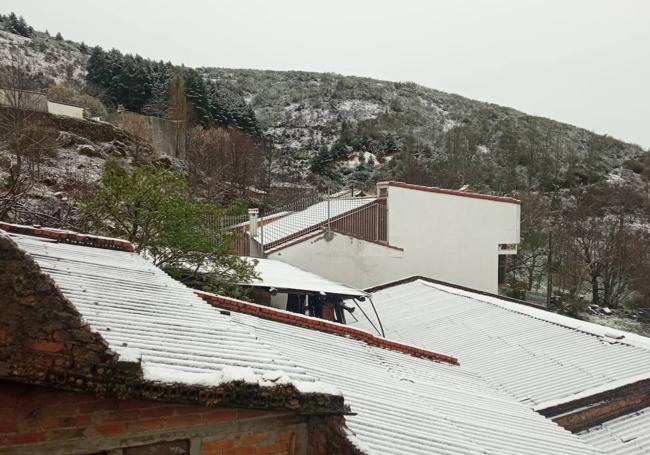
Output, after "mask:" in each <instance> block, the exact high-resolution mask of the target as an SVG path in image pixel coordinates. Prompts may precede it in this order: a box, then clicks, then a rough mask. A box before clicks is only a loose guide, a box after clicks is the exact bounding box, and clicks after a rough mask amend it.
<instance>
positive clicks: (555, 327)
mask: <svg viewBox="0 0 650 455" xmlns="http://www.w3.org/2000/svg"><path fill="white" fill-rule="evenodd" d="M372 300H373V302H374V303H375V305H376V308H377V311H378V313H379V316H380V318H381V321H382V323H383V327H384V330H385V332H386V336H387V337H388V338H389V339H394V340H395V341H401V342H408V343H412V344H415V345H419V346H421V347H423V348H427V349H433V348H435V349H437V350H438V351H441V352H444V353H446V354H448V355H452V356H455V357H458V358H459V359H460V361H461V365H463V366H466V367H468V368H470V369H471V370H472V371H475V372H477V373H478V374H480V375H481V376H483V377H484V378H486V379H487V380H488V381H490V382H491V383H493V384H495V385H498V386H499V387H500V388H501V389H503V390H504V391H506V392H507V393H509V394H510V395H511V396H513V397H515V398H516V399H517V400H519V401H520V402H522V403H525V404H526V405H528V406H530V407H536V408H541V407H548V404H552V405H553V404H559V403H563V402H567V401H572V400H573V399H574V398H575V397H576V396H578V397H579V396H581V395H585V394H586V395H591V394H592V393H591V392H598V391H602V390H603V389H606V390H608V389H611V388H613V387H617V386H618V385H619V384H621V383H625V382H627V381H630V380H638V378H639V377H642V376H643V375H645V374H647V373H648V372H649V371H650V344H649V343H648V342H649V341H650V340H648V339H647V338H645V337H642V336H639V335H634V334H631V333H627V332H621V331H617V330H614V329H610V328H606V327H602V326H599V325H597V324H592V323H589V322H584V321H579V320H576V319H573V318H569V317H566V316H561V315H558V314H554V313H550V312H547V311H544V310H541V309H537V308H531V307H528V306H525V305H521V304H518V303H515V302H510V301H507V300H504V299H501V298H498V297H496V296H494V297H491V296H485V295H482V294H479V293H474V292H470V291H465V290H461V289H457V288H454V287H451V286H444V285H442V284H436V283H431V282H428V281H425V280H415V281H411V282H407V283H403V284H398V285H395V286H392V287H387V288H383V289H381V290H378V291H376V292H375V293H373V297H372ZM367 313H368V312H367ZM354 324H356V325H357V326H359V327H360V328H365V329H368V330H372V326H371V325H370V324H369V323H368V322H367V321H365V320H360V321H359V322H356V323H354ZM375 325H376V322H375Z"/></svg>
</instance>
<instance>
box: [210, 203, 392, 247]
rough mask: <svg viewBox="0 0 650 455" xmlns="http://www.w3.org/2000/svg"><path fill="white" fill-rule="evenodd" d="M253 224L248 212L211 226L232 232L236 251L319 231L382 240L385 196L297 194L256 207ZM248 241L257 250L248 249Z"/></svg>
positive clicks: (276, 243) (383, 240)
mask: <svg viewBox="0 0 650 455" xmlns="http://www.w3.org/2000/svg"><path fill="white" fill-rule="evenodd" d="M256 220H257V221H256V223H255V225H254V226H253V232H252V239H253V242H251V223H250V221H249V216H248V215H238V216H235V217H223V219H221V220H219V222H218V223H216V225H215V227H217V228H218V229H221V230H223V231H226V232H230V233H234V234H235V241H234V245H233V246H234V249H235V251H236V252H237V253H238V254H240V255H246V256H249V255H257V254H262V255H263V254H265V253H268V252H269V251H272V250H273V249H274V248H278V247H279V246H281V245H285V244H286V243H288V242H291V241H294V240H296V239H300V238H303V237H305V236H309V235H312V234H317V233H319V232H324V231H331V232H338V233H342V234H346V235H350V236H353V237H357V238H360V239H363V240H368V241H372V242H384V243H385V242H386V241H387V240H388V232H387V210H386V204H385V200H383V199H377V198H374V197H330V196H324V195H317V196H309V197H305V198H301V199H299V200H297V201H294V202H292V203H290V204H285V205H283V206H280V207H276V208H274V209H272V210H266V211H263V210H260V212H259V214H258V215H257V217H256ZM251 245H253V247H254V248H255V249H256V250H257V251H251Z"/></svg>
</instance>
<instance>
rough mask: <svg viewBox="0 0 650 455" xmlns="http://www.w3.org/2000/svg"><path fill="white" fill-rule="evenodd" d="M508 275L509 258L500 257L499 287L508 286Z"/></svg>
mask: <svg viewBox="0 0 650 455" xmlns="http://www.w3.org/2000/svg"><path fill="white" fill-rule="evenodd" d="M507 273H508V256H506V255H505V254H500V255H499V277H498V284H499V287H503V286H505V285H506V274H507Z"/></svg>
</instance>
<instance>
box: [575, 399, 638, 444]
mask: <svg viewBox="0 0 650 455" xmlns="http://www.w3.org/2000/svg"><path fill="white" fill-rule="evenodd" d="M579 436H580V437H582V438H583V439H584V440H585V441H586V442H588V443H590V444H592V445H593V446H596V447H600V448H601V450H602V451H603V452H604V453H607V454H609V455H642V454H648V453H650V408H645V409H644V410H642V411H639V412H635V413H634V414H630V415H626V416H623V417H619V418H617V419H613V420H610V421H609V422H605V423H603V424H601V425H598V426H596V427H594V428H590V429H589V430H587V431H583V432H582V433H579Z"/></svg>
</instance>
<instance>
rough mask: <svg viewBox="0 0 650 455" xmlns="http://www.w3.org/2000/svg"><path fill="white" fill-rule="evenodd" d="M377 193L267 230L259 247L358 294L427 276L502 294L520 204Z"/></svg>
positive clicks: (389, 188) (392, 186) (397, 190)
mask: <svg viewBox="0 0 650 455" xmlns="http://www.w3.org/2000/svg"><path fill="white" fill-rule="evenodd" d="M377 190H378V196H377V197H373V198H353V199H347V200H340V199H333V200H331V201H330V202H329V203H328V202H327V201H325V202H321V203H319V204H317V205H315V206H312V207H310V208H308V209H306V210H303V211H301V212H294V213H291V214H289V215H287V216H284V217H282V218H279V219H277V220H274V221H272V222H270V223H266V224H265V225H264V226H263V229H261V230H263V233H262V234H260V233H259V232H258V233H257V235H256V236H255V240H256V241H257V242H258V243H263V244H264V248H263V250H264V252H265V255H266V257H268V258H272V259H277V260H280V261H283V262H286V263H289V264H292V265H295V266H297V267H300V268H302V269H305V270H308V271H310V272H313V273H316V274H319V275H321V276H323V277H326V278H328V279H331V280H334V281H337V282H340V283H345V284H347V285H349V286H352V287H355V288H357V289H363V288H367V287H370V286H374V285H377V284H381V283H384V282H389V281H394V280H398V279H401V278H404V277H407V276H414V275H420V276H426V277H430V278H435V279H437V280H442V281H446V282H449V283H454V284H457V285H461V286H466V287H469V288H472V289H476V290H481V291H486V292H497V291H498V285H499V263H500V262H501V263H503V258H504V257H505V255H509V254H515V253H516V252H517V244H518V243H519V217H520V203H519V201H518V200H516V199H512V198H505V197H496V196H488V195H483V194H477V193H470V192H463V191H453V190H443V189H439V188H432V187H425V186H420V185H411V184H406V183H401V182H382V183H379V184H378V185H377ZM319 206H320V208H319ZM500 256H501V258H502V259H501V261H500V259H499V258H500Z"/></svg>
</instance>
